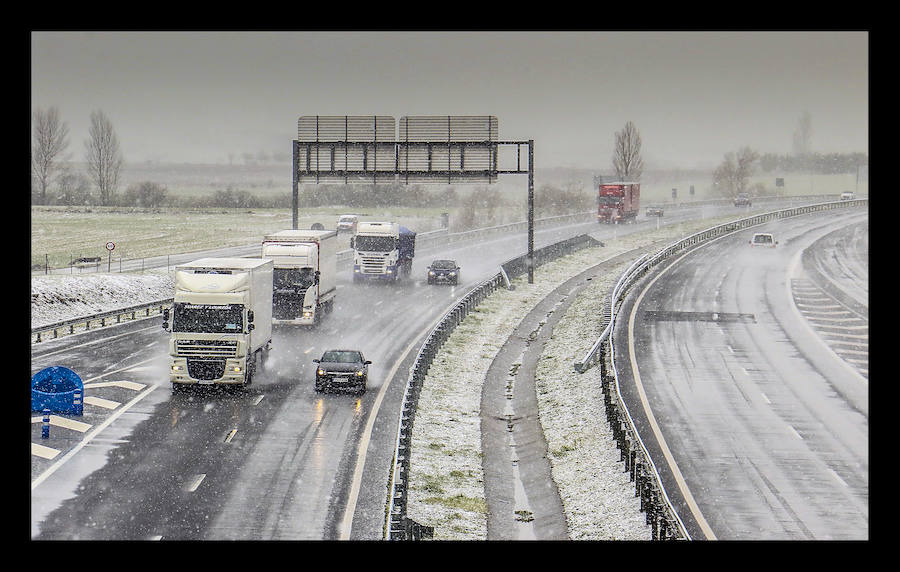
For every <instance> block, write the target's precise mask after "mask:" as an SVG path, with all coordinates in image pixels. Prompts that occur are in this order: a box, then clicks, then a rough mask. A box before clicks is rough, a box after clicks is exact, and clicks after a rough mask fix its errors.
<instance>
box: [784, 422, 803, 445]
mask: <svg viewBox="0 0 900 572" xmlns="http://www.w3.org/2000/svg"><path fill="white" fill-rule="evenodd" d="M787 427H788V429H790V430H791V433H793V434H794V435H796V436H797V439H800V440H801V441H802V440H803V436H802V435H800V433H797V430H796V429H794V426H793V425H788V426H787Z"/></svg>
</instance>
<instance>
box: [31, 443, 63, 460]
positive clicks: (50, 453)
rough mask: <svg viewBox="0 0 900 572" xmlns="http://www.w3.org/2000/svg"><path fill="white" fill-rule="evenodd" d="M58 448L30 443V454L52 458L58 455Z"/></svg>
mask: <svg viewBox="0 0 900 572" xmlns="http://www.w3.org/2000/svg"><path fill="white" fill-rule="evenodd" d="M59 453H60V451H59V449H53V448H51V447H45V446H43V445H38V444H37V443H32V444H31V454H32V455H36V456H38V457H43V458H44V459H52V458H54V457H56V456H57V455H59Z"/></svg>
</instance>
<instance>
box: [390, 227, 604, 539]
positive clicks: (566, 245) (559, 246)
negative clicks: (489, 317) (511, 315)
mask: <svg viewBox="0 0 900 572" xmlns="http://www.w3.org/2000/svg"><path fill="white" fill-rule="evenodd" d="M597 244H601V243H599V242H597V241H596V240H595V239H593V238H592V237H590V236H588V235H579V236H575V237H572V238H568V239H566V240H563V241H561V242H558V243H555V244H550V245H548V246H544V247H542V248H539V249H536V250H535V251H534V258H533V260H534V262H533V264H534V266H535V267H537V266H540V265H541V264H543V263H545V262H549V261H550V260H553V259H555V258H558V257H560V256H563V255H565V254H569V253H571V252H574V251H575V250H578V249H581V248H584V247H587V246H594V245H597ZM527 271H528V255H527V254H523V255H521V256H517V257H515V258H512V259H510V260H508V261H506V262H504V263H503V264H501V265H500V271H499V272H497V273H496V274H494V275H493V276H492V277H490V278H488V279H487V280H485V281H484V282H482V283H481V284H479V285H478V286H476V287H475V288H473V289H472V290H470V291H469V292H468V293H467V294H466V295H465V296H463V298H461V299H460V300H459V301H458V302H457V303H456V304H454V305H453V307H452V308H451V309H450V310H449V311H448V312H447V313H446V314H444V316H443V317H442V318H441V320H440V322H438V325H437V326H435V327H434V329H433V330H432V331H431V332H430V333H429V334H428V337H427V338H426V339H425V342H424V343H423V344H422V346H421V347H420V348H419V352H418V353H417V354H416V360H415V363H414V365H413V367H412V369H411V370H410V374H409V378H408V379H407V382H406V388H405V389H404V392H403V404H402V406H401V409H400V420H399V422H398V428H397V442H396V447H395V449H394V467H393V471H392V472H391V485H390V490H389V492H388V495H389V498H388V507H387V509H388V510H387V520H386V522H385V532H384V534H385V538H386V539H387V540H420V539H424V538H432V537H433V536H434V528H433V527H428V526H424V525H421V524H419V523H416V522H415V521H413V520H411V519H410V518H408V517H407V516H406V504H407V498H408V477H409V467H410V450H411V446H412V429H413V421H414V419H415V415H416V407H417V405H418V401H419V393H420V392H421V389H422V383H423V382H424V381H425V376H426V375H427V373H428V369H429V368H430V367H431V364H432V362H433V361H434V358H435V356H436V355H437V353H438V351H439V350H440V348H441V346H442V345H443V344H444V342H445V341H447V339H448V338H449V337H450V334H451V333H453V330H454V329H456V326H458V325H459V324H460V322H462V321H463V320H464V319H465V317H466V316H467V315H468V314H469V312H470V311H472V310H474V309H475V308H476V307H477V306H478V304H480V303H481V302H482V301H483V300H484V299H485V298H487V297H488V296H489V295H490V294H491V293H493V292H494V291H495V290H497V289H498V288H502V287H508V286H509V281H510V280H511V279H514V278H516V277H518V276H522V275H523V274H525V273H526V272H527Z"/></svg>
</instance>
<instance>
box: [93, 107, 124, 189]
mask: <svg viewBox="0 0 900 572" xmlns="http://www.w3.org/2000/svg"><path fill="white" fill-rule="evenodd" d="M90 134H91V138H90V139H88V140H86V141H85V142H84V145H85V159H86V161H87V169H88V174H89V175H90V177H91V179H92V180H93V181H94V184H95V185H97V188H98V189H99V190H100V204H101V205H109V204H112V200H113V197H114V196H115V194H116V189H117V187H118V186H119V171H120V170H121V169H122V163H123V162H124V161H123V159H122V152H121V151H120V150H119V140H118V138H116V133H115V131H114V130H113V126H112V122H111V121H110V120H109V118H107V117H106V115H105V114H104V113H103V112H102V111H99V110H98V111H94V112H93V113H91V130H90Z"/></svg>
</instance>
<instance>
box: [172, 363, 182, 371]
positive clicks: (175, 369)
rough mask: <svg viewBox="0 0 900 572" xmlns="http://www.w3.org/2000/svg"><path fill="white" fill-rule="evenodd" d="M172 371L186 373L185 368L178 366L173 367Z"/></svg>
mask: <svg viewBox="0 0 900 572" xmlns="http://www.w3.org/2000/svg"><path fill="white" fill-rule="evenodd" d="M172 371H184V367H183V366H180V365H178V364H175V365H173V366H172Z"/></svg>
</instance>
